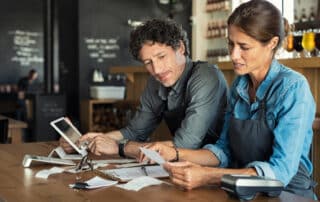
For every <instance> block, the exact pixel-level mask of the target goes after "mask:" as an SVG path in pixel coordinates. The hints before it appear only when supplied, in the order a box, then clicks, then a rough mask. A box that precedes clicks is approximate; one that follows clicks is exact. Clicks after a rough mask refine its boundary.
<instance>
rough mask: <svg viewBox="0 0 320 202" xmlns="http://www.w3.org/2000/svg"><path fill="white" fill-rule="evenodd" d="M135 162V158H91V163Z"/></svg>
mask: <svg viewBox="0 0 320 202" xmlns="http://www.w3.org/2000/svg"><path fill="white" fill-rule="evenodd" d="M134 162H137V160H136V159H106V160H92V163H105V164H109V163H115V164H122V163H134Z"/></svg>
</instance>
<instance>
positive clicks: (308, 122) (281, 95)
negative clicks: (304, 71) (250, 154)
mask: <svg viewBox="0 0 320 202" xmlns="http://www.w3.org/2000/svg"><path fill="white" fill-rule="evenodd" d="M248 87H249V76H248V75H244V76H238V77H237V78H236V80H235V81H234V82H233V85H232V87H231V89H230V93H231V94H230V103H229V105H228V109H227V113H226V116H225V123H224V126H223V129H222V133H221V136H220V139H219V140H218V141H217V143H216V144H215V145H212V144H208V145H206V146H205V147H204V148H205V149H209V150H210V151H212V152H213V153H214V154H215V156H216V157H217V158H218V159H219V161H220V167H228V165H229V163H230V161H232V160H231V159H232V157H231V155H230V148H229V143H228V141H229V140H228V137H227V134H228V128H229V119H230V117H231V112H232V110H231V109H233V112H234V116H235V118H238V119H242V120H249V119H257V116H258V114H257V113H256V111H257V108H258V104H259V103H258V101H256V102H254V103H250V98H249V94H248ZM269 87H270V90H269V93H268V95H267V97H266V119H267V120H266V121H267V124H268V126H269V128H270V129H271V130H272V131H273V135H274V143H273V153H272V155H271V156H270V159H269V161H265V162H261V161H254V162H250V163H249V164H248V165H247V167H253V168H255V169H256V171H257V173H258V175H259V176H266V177H270V178H275V179H278V180H280V181H281V182H283V183H284V185H287V184H288V183H289V182H290V180H291V178H292V177H293V176H294V175H295V174H296V173H297V171H298V166H299V163H300V162H301V163H302V164H303V165H304V166H305V167H306V169H307V170H308V172H309V174H311V173H312V163H311V161H310V159H309V151H310V146H311V143H312V136H313V131H312V123H313V121H314V118H315V101H314V98H313V96H312V93H311V91H310V88H309V84H308V81H307V80H306V79H305V77H304V76H303V75H301V74H300V73H298V72H295V71H293V70H292V69H290V68H287V67H285V66H284V65H282V64H279V63H278V61H276V60H273V61H272V64H271V66H270V69H269V71H268V74H267V75H266V78H265V79H264V81H262V83H261V84H260V86H259V87H258V89H257V92H256V97H257V100H262V99H263V97H264V95H265V93H266V91H267V89H268V88H269ZM237 98H238V100H237ZM252 144H254V142H253V143H252Z"/></svg>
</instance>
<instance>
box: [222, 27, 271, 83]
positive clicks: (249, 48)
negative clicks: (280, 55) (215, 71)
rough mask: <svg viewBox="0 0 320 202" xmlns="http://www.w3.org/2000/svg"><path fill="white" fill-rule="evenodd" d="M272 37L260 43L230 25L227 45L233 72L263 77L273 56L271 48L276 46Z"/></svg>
mask: <svg viewBox="0 0 320 202" xmlns="http://www.w3.org/2000/svg"><path fill="white" fill-rule="evenodd" d="M274 38H275V37H274ZM274 38H273V39H271V40H270V42H268V43H267V44H262V43H261V42H259V41H257V40H256V39H254V38H252V37H251V36H249V35H247V34H245V33H244V32H243V31H242V30H241V29H240V28H238V27H237V26H234V25H230V26H229V27H228V45H229V52H230V56H231V60H232V63H233V66H234V71H235V73H236V74H238V75H245V74H250V75H251V76H254V77H257V78H261V77H262V78H264V76H265V74H266V73H267V70H268V69H269V66H270V64H271V61H272V58H273V49H274V48H275V46H276V44H275V45H274V41H273V40H274ZM276 39H277V37H276Z"/></svg>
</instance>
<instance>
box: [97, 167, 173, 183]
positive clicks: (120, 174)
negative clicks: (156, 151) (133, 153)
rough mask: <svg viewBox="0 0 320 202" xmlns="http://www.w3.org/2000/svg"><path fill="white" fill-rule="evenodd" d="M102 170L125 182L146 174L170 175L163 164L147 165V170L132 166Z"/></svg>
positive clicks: (150, 175) (156, 175) (152, 175)
mask: <svg viewBox="0 0 320 202" xmlns="http://www.w3.org/2000/svg"><path fill="white" fill-rule="evenodd" d="M99 171H100V172H102V173H104V174H106V175H108V176H111V177H114V178H116V179H119V180H121V181H123V182H125V181H129V180H132V179H135V178H138V177H142V176H146V175H148V176H149V177H155V178H157V177H158V178H160V177H169V174H168V173H167V171H166V170H164V168H163V167H162V166H159V165H156V166H145V171H144V169H142V167H131V168H118V169H108V170H99Z"/></svg>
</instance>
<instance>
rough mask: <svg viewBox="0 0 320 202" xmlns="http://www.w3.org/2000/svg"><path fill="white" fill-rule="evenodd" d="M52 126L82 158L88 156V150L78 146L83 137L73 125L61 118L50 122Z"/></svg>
mask: <svg viewBox="0 0 320 202" xmlns="http://www.w3.org/2000/svg"><path fill="white" fill-rule="evenodd" d="M50 124H51V126H52V127H53V128H54V129H55V130H56V131H57V132H58V133H59V134H60V135H61V136H62V137H63V138H64V139H65V140H66V141H67V142H68V143H69V144H70V145H71V146H72V147H73V148H74V149H75V150H76V151H77V152H78V153H80V154H82V156H84V155H86V154H87V152H86V148H82V147H81V146H80V147H79V146H77V144H76V143H77V141H78V139H79V138H80V137H81V133H80V132H79V131H78V130H77V128H76V127H74V126H73V125H72V123H71V122H70V121H69V120H67V119H65V118H64V117H61V118H59V119H56V120H54V121H52V122H50Z"/></svg>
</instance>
